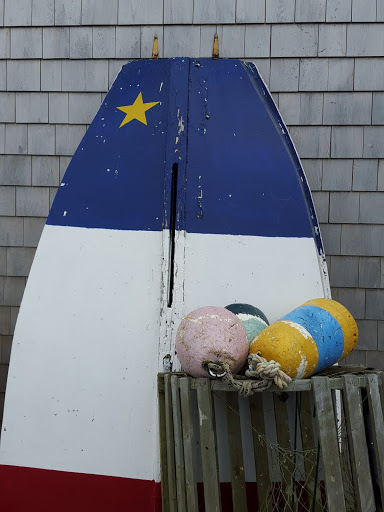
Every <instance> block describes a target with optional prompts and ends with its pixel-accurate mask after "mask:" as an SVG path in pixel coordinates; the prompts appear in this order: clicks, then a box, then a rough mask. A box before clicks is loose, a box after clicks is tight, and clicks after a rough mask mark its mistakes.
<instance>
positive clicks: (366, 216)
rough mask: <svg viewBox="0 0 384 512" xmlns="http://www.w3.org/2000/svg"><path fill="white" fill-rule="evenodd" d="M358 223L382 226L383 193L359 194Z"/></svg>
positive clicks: (383, 214) (383, 210)
mask: <svg viewBox="0 0 384 512" xmlns="http://www.w3.org/2000/svg"><path fill="white" fill-rule="evenodd" d="M359 220H360V223H365V224H383V220H384V192H361V193H360V219H359Z"/></svg>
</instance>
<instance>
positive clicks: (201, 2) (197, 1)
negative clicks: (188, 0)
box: [193, 0, 236, 24]
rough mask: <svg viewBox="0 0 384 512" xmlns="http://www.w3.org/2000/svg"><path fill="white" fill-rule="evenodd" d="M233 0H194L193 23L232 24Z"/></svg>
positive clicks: (233, 19)
mask: <svg viewBox="0 0 384 512" xmlns="http://www.w3.org/2000/svg"><path fill="white" fill-rule="evenodd" d="M235 4H236V2H235V0H210V1H209V2H207V1H206V0H194V4H193V23H196V24H199V23H201V24H204V23H234V22H235Z"/></svg>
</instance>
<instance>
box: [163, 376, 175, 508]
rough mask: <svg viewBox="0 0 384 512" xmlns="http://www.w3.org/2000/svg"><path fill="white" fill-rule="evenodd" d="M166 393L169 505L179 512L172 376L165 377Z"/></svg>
mask: <svg viewBox="0 0 384 512" xmlns="http://www.w3.org/2000/svg"><path fill="white" fill-rule="evenodd" d="M164 392H165V429H166V439H167V460H168V464H167V465H168V496H169V498H168V503H169V511H170V512H177V490H176V474H175V452H174V449H173V447H174V436H173V413H172V390H171V374H166V375H165V376H164ZM166 510H168V509H166Z"/></svg>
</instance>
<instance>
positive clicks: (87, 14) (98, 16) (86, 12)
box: [81, 0, 118, 25]
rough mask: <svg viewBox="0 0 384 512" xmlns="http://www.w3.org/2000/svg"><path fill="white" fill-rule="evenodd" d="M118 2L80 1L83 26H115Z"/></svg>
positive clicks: (110, 0) (115, 0) (112, 0)
mask: <svg viewBox="0 0 384 512" xmlns="http://www.w3.org/2000/svg"><path fill="white" fill-rule="evenodd" d="M117 5H118V0H108V2H106V1H105V0H82V5H81V22H82V24H83V25H116V23H117Z"/></svg>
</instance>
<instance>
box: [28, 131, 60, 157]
mask: <svg viewBox="0 0 384 512" xmlns="http://www.w3.org/2000/svg"><path fill="white" fill-rule="evenodd" d="M28 153H29V154H30V155H54V154H55V126H54V125H51V124H29V125H28Z"/></svg>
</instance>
